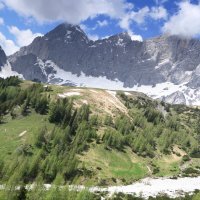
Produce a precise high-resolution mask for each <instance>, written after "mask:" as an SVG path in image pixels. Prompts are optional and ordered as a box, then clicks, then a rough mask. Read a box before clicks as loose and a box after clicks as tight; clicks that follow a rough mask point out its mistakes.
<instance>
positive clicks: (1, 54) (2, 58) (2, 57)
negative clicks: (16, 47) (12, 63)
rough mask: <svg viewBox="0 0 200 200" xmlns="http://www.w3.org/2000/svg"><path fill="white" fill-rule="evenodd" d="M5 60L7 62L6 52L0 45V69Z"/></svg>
mask: <svg viewBox="0 0 200 200" xmlns="http://www.w3.org/2000/svg"><path fill="white" fill-rule="evenodd" d="M6 62H7V58H6V54H5V52H4V50H3V49H2V48H1V46H0V69H1V66H3V65H5V64H6Z"/></svg>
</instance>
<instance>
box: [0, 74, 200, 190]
mask: <svg viewBox="0 0 200 200" xmlns="http://www.w3.org/2000/svg"><path fill="white" fill-rule="evenodd" d="M16 85H18V86H16ZM0 87H1V92H0V108H1V109H0V110H1V118H0V119H1V120H0V121H1V125H0V141H1V145H0V158H1V168H0V169H1V170H0V171H1V182H2V183H4V182H7V181H8V182H9V181H11V182H13V181H14V180H15V181H17V182H19V181H20V182H24V183H31V182H33V181H34V180H36V178H37V177H38V176H41V177H42V179H43V180H44V182H45V183H51V182H53V181H54V179H55V178H56V176H57V175H58V174H59V175H61V176H62V178H63V181H65V182H66V183H69V184H84V185H104V186H105V185H108V184H109V185H119V184H128V183H131V182H133V181H134V180H138V179H141V178H144V177H147V176H178V175H183V176H196V175H198V174H200V171H199V167H198V166H199V164H200V159H199V155H200V154H199V135H198V134H199V127H200V121H199V115H200V110H199V109H198V108H191V107H187V106H184V105H173V106H172V105H169V104H166V103H164V102H158V101H154V100H152V99H150V98H148V97H147V96H145V95H143V94H141V93H136V92H120V91H117V92H115V91H108V90H100V89H90V88H74V87H67V86H53V85H42V84H38V83H33V82H27V81H25V82H21V81H19V80H18V79H17V78H8V79H6V80H1V81H0Z"/></svg>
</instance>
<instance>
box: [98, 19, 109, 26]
mask: <svg viewBox="0 0 200 200" xmlns="http://www.w3.org/2000/svg"><path fill="white" fill-rule="evenodd" d="M108 24H109V23H108V21H107V20H103V21H99V20H98V21H97V25H98V26H99V27H104V26H108Z"/></svg>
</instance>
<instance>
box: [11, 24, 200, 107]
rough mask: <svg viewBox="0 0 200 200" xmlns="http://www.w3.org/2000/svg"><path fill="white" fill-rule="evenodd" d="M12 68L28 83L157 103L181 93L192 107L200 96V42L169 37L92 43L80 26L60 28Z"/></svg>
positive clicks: (122, 36)
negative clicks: (144, 97) (112, 92)
mask: <svg viewBox="0 0 200 200" xmlns="http://www.w3.org/2000/svg"><path fill="white" fill-rule="evenodd" d="M9 62H10V63H11V65H12V68H13V70H14V71H17V72H19V73H21V74H23V76H24V78H25V79H31V80H32V79H38V80H40V81H42V82H49V83H56V84H70V85H79V86H90V87H102V88H107V89H124V90H137V91H141V92H144V93H146V94H149V95H150V96H152V97H154V98H163V97H166V96H169V95H171V94H173V93H174V92H177V91H180V92H182V93H183V95H184V98H185V99H186V100H185V102H186V103H187V104H195V102H196V100H195V98H198V97H199V96H200V91H199V89H198V87H199V86H200V81H199V80H200V41H199V40H195V39H184V38H181V37H178V36H166V35H164V36H160V37H156V38H153V39H149V40H146V41H144V42H138V41H132V40H131V37H130V36H129V35H128V34H127V33H121V34H118V35H114V36H111V37H109V38H106V39H102V40H97V41H91V40H89V39H88V37H87V35H86V34H85V33H84V32H83V31H82V30H81V28H80V27H79V26H73V25H69V24H61V25H59V26H58V27H56V28H55V29H54V30H52V31H50V32H49V33H47V34H46V35H45V36H43V37H38V38H36V39H35V40H34V41H33V42H32V44H30V45H29V46H27V47H23V48H21V49H20V51H19V52H17V53H15V54H14V55H12V56H10V57H9ZM97 83H98V84H97ZM175 89H176V90H175ZM172 97H177V95H171V96H170V98H169V99H172ZM172 102H173V101H172ZM174 102H178V101H177V100H176V101H174ZM181 102H182V101H181ZM196 103H197V102H196Z"/></svg>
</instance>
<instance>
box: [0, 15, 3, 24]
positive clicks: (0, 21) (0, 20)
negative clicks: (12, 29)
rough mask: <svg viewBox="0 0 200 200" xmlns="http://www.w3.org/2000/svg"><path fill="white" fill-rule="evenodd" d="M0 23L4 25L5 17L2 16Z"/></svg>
mask: <svg viewBox="0 0 200 200" xmlns="http://www.w3.org/2000/svg"><path fill="white" fill-rule="evenodd" d="M0 25H4V19H3V18H2V17H0Z"/></svg>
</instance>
